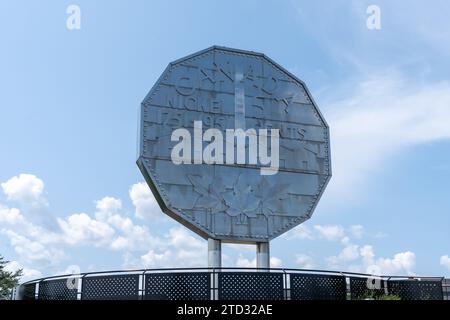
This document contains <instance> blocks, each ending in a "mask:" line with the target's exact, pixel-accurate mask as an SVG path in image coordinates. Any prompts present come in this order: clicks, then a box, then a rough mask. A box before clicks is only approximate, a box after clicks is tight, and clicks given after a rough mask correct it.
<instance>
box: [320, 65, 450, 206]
mask: <svg viewBox="0 0 450 320" xmlns="http://www.w3.org/2000/svg"><path fill="white" fill-rule="evenodd" d="M449 105H450V84H449V83H447V82H442V83H431V84H426V85H423V84H422V83H418V84H417V83H413V82H412V81H410V80H408V79H406V78H405V77H403V76H401V75H400V74H399V73H396V72H390V73H386V74H382V75H371V76H370V77H369V78H368V79H366V80H365V81H362V82H361V83H360V84H359V85H357V86H356V87H355V88H353V89H352V93H351V94H350V95H349V96H348V97H347V98H345V99H344V100H340V101H337V102H335V103H333V104H330V105H328V107H327V108H326V116H327V117H326V118H327V120H328V122H329V124H330V128H331V134H332V139H331V143H332V146H331V147H332V149H331V150H332V157H333V159H332V163H333V179H331V181H330V184H329V186H328V188H327V192H326V197H329V198H330V200H333V203H335V202H336V200H337V199H339V202H340V203H346V202H345V201H343V197H345V199H346V200H348V199H356V196H360V195H361V190H364V188H363V187H364V186H365V183H366V182H367V180H369V179H371V178H372V177H373V176H375V175H376V173H377V172H379V170H382V168H383V164H384V163H385V162H386V161H387V160H388V159H391V158H392V157H393V156H394V155H396V154H397V153H399V151H400V150H402V148H405V147H409V146H413V145H417V144H422V143H428V142H431V141H436V140H439V139H448V138H450V126H449V125H448V121H447V120H448V119H449V118H450V108H449V107H448V106H449Z"/></svg>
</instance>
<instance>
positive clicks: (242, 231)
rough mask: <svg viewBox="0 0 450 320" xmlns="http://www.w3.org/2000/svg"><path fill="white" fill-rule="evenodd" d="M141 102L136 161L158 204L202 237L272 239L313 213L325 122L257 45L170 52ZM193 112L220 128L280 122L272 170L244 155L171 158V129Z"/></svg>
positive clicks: (185, 123)
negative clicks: (180, 54) (229, 159)
mask: <svg viewBox="0 0 450 320" xmlns="http://www.w3.org/2000/svg"><path fill="white" fill-rule="evenodd" d="M238 70H239V72H238ZM238 74H240V78H238V77H237V76H235V75H238ZM141 108H142V109H141V120H140V121H141V133H140V156H139V159H138V161H137V163H138V166H139V168H140V170H141V172H142V173H143V175H144V177H145V179H146V181H147V183H148V184H149V186H150V188H151V189H152V192H153V194H154V195H155V197H156V199H157V201H158V203H159V205H160V207H161V209H162V210H163V211H164V212H165V213H166V214H168V215H169V216H171V217H172V218H174V219H175V220H177V221H178V222H180V223H182V224H184V225H185V226H187V227H188V228H190V229H191V230H193V231H195V232H196V233H198V234H199V235H200V236H202V237H204V238H214V239H220V240H223V241H226V242H241V243H255V242H266V241H269V240H271V239H273V238H275V237H277V236H279V235H280V234H282V233H284V232H286V231H288V230H289V229H291V228H293V227H295V226H297V225H298V224H300V223H302V222H304V221H305V220H307V219H309V218H310V217H311V215H312V213H313V210H314V208H315V206H316V204H317V202H318V201H319V199H320V197H321V195H322V193H323V191H324V189H325V187H326V185H327V183H328V181H329V179H330V177H331V165H330V148H329V130H328V125H327V124H326V122H325V120H324V118H323V116H322V115H321V114H320V111H319V110H318V108H317V106H316V104H315V102H314V100H313V99H312V97H311V94H310V93H309V91H308V89H307V88H306V86H305V84H304V83H303V82H302V81H300V80H299V79H298V78H296V77H295V76H293V75H292V74H291V73H289V72H288V71H286V70H285V69H283V68H282V67H281V66H279V65H278V64H276V63H275V62H274V61H272V60H271V59H269V58H267V57H266V56H265V55H263V54H260V53H255V52H249V51H242V50H236V49H229V48H223V47H216V46H214V47H211V48H209V49H206V50H203V51H200V52H198V53H195V54H193V55H190V56H188V57H185V58H183V59H180V60H177V61H175V62H173V63H171V64H169V66H168V67H167V69H166V70H165V71H164V73H163V74H162V75H161V77H160V79H159V80H158V81H157V83H156V84H155V85H154V86H153V88H152V89H151V91H150V92H149V94H148V95H147V96H146V98H145V99H144V101H143V102H142V107H141ZM194 121H203V126H204V130H206V129H207V128H212V127H214V128H217V129H220V130H221V131H222V132H223V134H224V136H225V133H224V132H225V130H226V129H235V128H243V129H248V128H254V129H256V130H258V129H271V128H273V129H279V130H280V141H279V144H280V146H279V154H280V166H279V172H278V173H277V174H274V175H261V174H260V166H258V165H254V164H249V163H248V159H247V162H246V163H245V164H239V165H237V164H235V165H230V164H180V165H175V164H174V163H172V161H171V157H170V156H171V150H172V148H173V147H174V145H175V144H176V142H172V141H171V134H172V131H173V130H175V129H177V128H186V129H188V130H189V131H190V132H191V134H192V132H193V123H194Z"/></svg>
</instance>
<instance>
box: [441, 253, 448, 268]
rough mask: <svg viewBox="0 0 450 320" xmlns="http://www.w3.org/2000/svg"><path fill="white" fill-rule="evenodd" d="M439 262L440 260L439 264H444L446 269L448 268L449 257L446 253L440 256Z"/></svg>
mask: <svg viewBox="0 0 450 320" xmlns="http://www.w3.org/2000/svg"><path fill="white" fill-rule="evenodd" d="M439 262H440V264H441V266H444V267H446V268H447V269H448V270H450V258H449V256H448V255H445V256H441V258H440V260H439Z"/></svg>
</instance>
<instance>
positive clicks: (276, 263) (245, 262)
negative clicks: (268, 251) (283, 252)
mask: <svg viewBox="0 0 450 320" xmlns="http://www.w3.org/2000/svg"><path fill="white" fill-rule="evenodd" d="M282 263H283V262H282V260H281V259H280V258H277V257H270V267H271V268H281V266H282ZM236 267H238V268H256V258H253V259H251V260H250V259H247V258H244V257H243V256H242V255H239V256H238V258H237V260H236Z"/></svg>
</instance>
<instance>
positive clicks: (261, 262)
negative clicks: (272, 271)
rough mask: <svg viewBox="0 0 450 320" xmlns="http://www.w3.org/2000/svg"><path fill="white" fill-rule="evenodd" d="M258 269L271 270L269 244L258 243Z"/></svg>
mask: <svg viewBox="0 0 450 320" xmlns="http://www.w3.org/2000/svg"><path fill="white" fill-rule="evenodd" d="M256 267H257V268H258V269H263V268H267V269H268V268H270V245H269V242H258V243H256Z"/></svg>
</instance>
